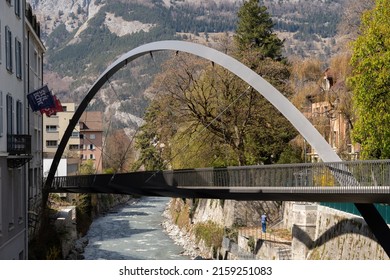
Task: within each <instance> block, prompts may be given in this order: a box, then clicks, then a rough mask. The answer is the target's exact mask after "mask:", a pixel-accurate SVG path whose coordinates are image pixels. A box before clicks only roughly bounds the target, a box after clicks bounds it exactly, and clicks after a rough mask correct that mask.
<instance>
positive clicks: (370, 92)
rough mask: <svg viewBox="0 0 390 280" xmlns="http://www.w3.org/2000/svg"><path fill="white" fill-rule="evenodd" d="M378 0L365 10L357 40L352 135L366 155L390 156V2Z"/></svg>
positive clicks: (354, 61)
mask: <svg viewBox="0 0 390 280" xmlns="http://www.w3.org/2000/svg"><path fill="white" fill-rule="evenodd" d="M388 2H389V1H388V0H377V1H376V5H375V7H374V8H373V9H372V10H370V11H368V12H366V13H364V15H363V18H362V23H361V32H360V34H361V35H360V36H359V37H358V38H357V40H356V41H355V42H354V45H353V55H352V59H351V62H352V66H353V73H352V78H351V79H350V82H351V85H352V87H353V99H354V102H355V103H354V104H355V108H356V111H357V114H358V119H357V120H356V122H355V126H354V131H353V137H354V139H355V141H357V142H358V143H361V145H362V153H361V155H362V157H363V158H389V157H390V21H389V19H390V6H389V4H388Z"/></svg>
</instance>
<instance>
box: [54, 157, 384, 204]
mask: <svg viewBox="0 0 390 280" xmlns="http://www.w3.org/2000/svg"><path fill="white" fill-rule="evenodd" d="M49 191H50V192H54V193H56V192H57V193H63V192H73V193H116V194H132V195H141V196H167V197H182V198H215V199H233V200H271V201H307V202H353V203H389V204H390V160H373V161H351V162H333V163H329V162H327V163H302V164H274V165H256V166H241V167H226V168H199V169H184V170H161V171H143V172H131V173H120V174H94V175H80V176H67V177H55V179H54V181H53V184H52V185H51V188H50V190H49Z"/></svg>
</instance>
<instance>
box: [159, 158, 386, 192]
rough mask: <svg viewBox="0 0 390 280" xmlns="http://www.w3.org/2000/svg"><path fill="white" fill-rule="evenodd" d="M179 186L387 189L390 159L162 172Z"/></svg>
mask: <svg viewBox="0 0 390 280" xmlns="http://www.w3.org/2000/svg"><path fill="white" fill-rule="evenodd" d="M164 176H165V177H170V176H171V177H172V178H170V179H169V181H174V182H175V183H177V184H178V185H180V186H196V185H197V186H214V187H215V186H230V187H234V186H236V187H240V186H242V187H244V186H245V187H249V186H257V187H262V186H263V187H272V186H274V187H294V186H311V187H316V186H321V187H322V186H356V185H360V186H389V185H390V160H372V161H349V162H333V163H303V164H273V165H259V166H238V167H226V168H202V169H192V170H173V171H164Z"/></svg>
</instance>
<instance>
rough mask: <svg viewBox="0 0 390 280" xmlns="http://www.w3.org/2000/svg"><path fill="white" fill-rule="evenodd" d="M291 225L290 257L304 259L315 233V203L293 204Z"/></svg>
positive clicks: (316, 212) (316, 211)
mask: <svg viewBox="0 0 390 280" xmlns="http://www.w3.org/2000/svg"><path fill="white" fill-rule="evenodd" d="M292 211H293V226H292V236H293V240H292V244H291V249H292V250H291V251H292V259H294V260H305V259H306V258H307V255H308V253H309V251H310V249H311V247H312V243H313V240H315V235H316V223H317V216H318V207H317V205H306V204H294V205H293V209H292Z"/></svg>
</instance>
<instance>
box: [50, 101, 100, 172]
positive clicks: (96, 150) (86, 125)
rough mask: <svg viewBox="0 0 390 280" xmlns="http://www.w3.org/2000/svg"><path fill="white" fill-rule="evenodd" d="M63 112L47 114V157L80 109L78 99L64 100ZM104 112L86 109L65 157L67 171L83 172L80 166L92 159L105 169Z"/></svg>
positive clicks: (97, 170)
mask: <svg viewBox="0 0 390 280" xmlns="http://www.w3.org/2000/svg"><path fill="white" fill-rule="evenodd" d="M62 108H63V112H57V114H56V115H55V116H50V117H46V116H44V117H43V126H44V133H43V143H44V147H43V151H44V158H46V159H50V158H53V157H54V154H55V152H56V150H57V147H58V145H59V143H60V141H61V139H62V137H63V135H64V133H65V130H66V128H67V127H68V124H69V121H70V119H71V118H72V117H73V115H74V112H75V110H76V109H77V108H76V106H75V104H74V103H62ZM102 143H103V114H102V113H101V112H84V113H83V115H82V116H81V118H80V121H79V123H78V125H76V127H75V129H74V130H73V132H72V135H71V137H70V139H69V141H68V143H67V146H66V149H65V151H64V154H63V157H64V158H66V159H67V170H68V171H67V173H68V175H74V174H79V173H80V166H81V165H82V164H85V163H87V162H92V167H93V169H94V170H95V171H96V172H97V173H101V172H102V169H103V168H102V166H103V164H102V145H103V144H102Z"/></svg>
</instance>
